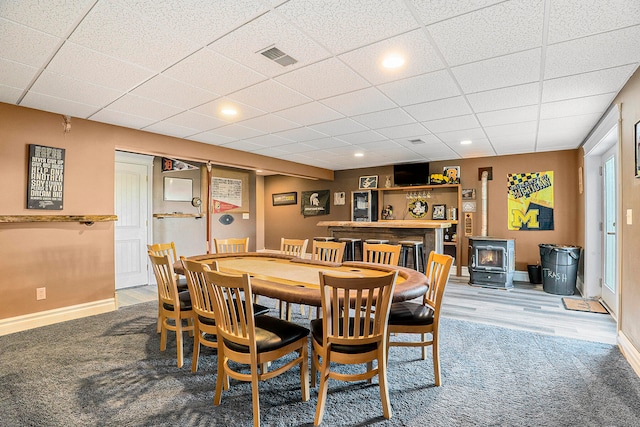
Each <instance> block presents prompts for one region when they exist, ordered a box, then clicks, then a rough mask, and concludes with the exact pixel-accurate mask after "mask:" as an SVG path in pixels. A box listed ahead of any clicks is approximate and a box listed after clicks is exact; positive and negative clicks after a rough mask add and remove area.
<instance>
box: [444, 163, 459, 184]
mask: <svg viewBox="0 0 640 427" xmlns="http://www.w3.org/2000/svg"><path fill="white" fill-rule="evenodd" d="M442 174H443V175H444V176H446V177H447V182H448V183H449V184H460V166H445V167H444V168H443V171H442Z"/></svg>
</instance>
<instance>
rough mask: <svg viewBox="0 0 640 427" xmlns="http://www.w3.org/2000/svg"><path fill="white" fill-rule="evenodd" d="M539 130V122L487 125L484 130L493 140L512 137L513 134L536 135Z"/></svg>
mask: <svg viewBox="0 0 640 427" xmlns="http://www.w3.org/2000/svg"><path fill="white" fill-rule="evenodd" d="M537 130H538V122H537V121H531V122H524V123H512V124H508V125H500V126H487V127H485V128H484V131H485V132H486V134H487V135H488V136H489V139H490V140H491V141H495V140H498V139H500V138H503V137H510V136H513V135H520V134H524V135H527V134H533V135H535V133H536V131H537Z"/></svg>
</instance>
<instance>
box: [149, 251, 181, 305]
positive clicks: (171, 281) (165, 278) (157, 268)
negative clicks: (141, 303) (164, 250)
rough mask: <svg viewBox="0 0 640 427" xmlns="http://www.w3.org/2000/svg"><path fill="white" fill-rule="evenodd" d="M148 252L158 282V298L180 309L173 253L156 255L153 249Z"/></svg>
mask: <svg viewBox="0 0 640 427" xmlns="http://www.w3.org/2000/svg"><path fill="white" fill-rule="evenodd" d="M148 254H149V259H150V260H151V266H152V268H153V274H155V276H156V282H158V300H159V301H160V302H161V303H167V304H171V305H173V307H174V309H175V310H179V309H180V303H179V301H178V284H177V282H176V273H175V271H174V270H173V260H172V259H171V255H168V254H164V255H154V254H153V252H151V251H149V252H148Z"/></svg>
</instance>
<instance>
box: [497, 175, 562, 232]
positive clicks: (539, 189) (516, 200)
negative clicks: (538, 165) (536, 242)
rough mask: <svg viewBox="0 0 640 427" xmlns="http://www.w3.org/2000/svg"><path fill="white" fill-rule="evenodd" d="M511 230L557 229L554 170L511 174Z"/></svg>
mask: <svg viewBox="0 0 640 427" xmlns="http://www.w3.org/2000/svg"><path fill="white" fill-rule="evenodd" d="M507 205H508V207H509V212H508V218H509V230H520V231H525V230H553V171H545V172H530V173H517V174H510V175H509V176H508V203H507Z"/></svg>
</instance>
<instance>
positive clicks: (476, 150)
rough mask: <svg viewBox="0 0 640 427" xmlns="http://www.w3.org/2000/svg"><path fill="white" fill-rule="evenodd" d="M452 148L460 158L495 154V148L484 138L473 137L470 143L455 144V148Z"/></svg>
mask: <svg viewBox="0 0 640 427" xmlns="http://www.w3.org/2000/svg"><path fill="white" fill-rule="evenodd" d="M452 149H453V150H454V151H455V152H456V153H458V157H462V158H475V157H493V156H495V155H496V152H495V150H494V149H493V147H492V146H491V144H490V143H489V141H488V140H487V139H486V138H479V139H475V140H474V141H473V144H471V145H460V144H456V146H455V148H452Z"/></svg>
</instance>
